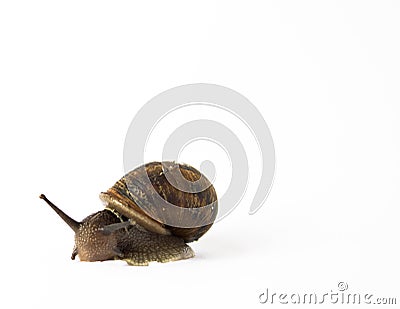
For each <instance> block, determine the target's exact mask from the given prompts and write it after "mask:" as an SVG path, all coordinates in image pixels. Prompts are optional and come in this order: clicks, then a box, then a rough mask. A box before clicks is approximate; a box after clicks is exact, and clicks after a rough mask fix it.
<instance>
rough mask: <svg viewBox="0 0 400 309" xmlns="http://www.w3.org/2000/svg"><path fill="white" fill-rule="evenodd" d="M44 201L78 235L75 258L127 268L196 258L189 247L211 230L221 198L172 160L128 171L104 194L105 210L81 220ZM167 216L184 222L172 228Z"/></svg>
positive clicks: (189, 169)
mask: <svg viewBox="0 0 400 309" xmlns="http://www.w3.org/2000/svg"><path fill="white" fill-rule="evenodd" d="M177 172H178V173H177ZM179 172H180V173H179ZM182 176H183V177H182ZM183 178H184V179H183ZM182 179H183V180H184V181H182ZM171 180H172V181H171ZM170 182H172V183H173V184H174V182H175V184H178V185H180V186H176V185H173V184H171V183H170ZM182 185H183V186H184V189H182ZM185 186H186V187H185ZM178 188H179V189H178ZM160 197H161V198H162V201H164V202H165V201H167V202H168V203H170V204H172V205H175V206H178V207H172V209H173V211H172V212H171V210H170V209H171V208H167V209H165V207H164V204H163V203H160ZM40 198H41V199H43V200H45V201H46V202H47V204H49V206H50V207H51V208H53V210H54V211H55V212H56V213H57V214H58V215H59V216H60V217H61V218H62V219H63V220H64V221H65V222H66V223H67V224H68V225H69V226H70V227H71V229H72V230H73V231H74V232H75V246H74V249H73V252H72V256H71V259H73V260H74V259H75V257H76V256H79V259H80V260H81V261H90V262H93V261H106V260H112V259H119V260H124V261H126V262H127V263H128V264H129V265H148V264H149V262H152V261H157V262H169V261H176V260H181V259H188V258H191V257H193V256H194V251H193V250H192V249H191V248H190V247H189V246H188V245H187V243H188V242H192V241H195V240H198V239H199V238H200V237H201V236H203V235H204V234H205V233H206V232H207V231H208V230H209V229H210V227H211V226H212V224H213V222H214V220H215V218H216V216H217V211H218V201H217V194H216V192H215V189H214V187H213V185H212V184H211V183H210V181H209V180H208V179H207V178H206V177H205V176H204V175H203V174H201V173H200V172H199V171H198V170H197V169H195V168H193V167H192V166H189V165H186V164H178V163H175V162H169V161H164V162H151V163H148V164H145V165H142V166H140V167H138V168H136V169H134V170H132V171H131V172H129V173H127V174H126V175H125V176H124V177H122V178H121V179H120V180H118V181H117V182H116V183H115V185H114V186H112V187H111V188H110V189H109V190H107V191H106V192H102V193H100V199H101V200H102V201H103V203H104V204H105V209H104V210H101V211H98V212H96V213H94V214H91V215H89V216H88V217H86V218H85V219H83V220H82V221H81V222H77V221H75V220H74V219H72V218H71V217H69V216H68V215H67V214H65V213H64V212H63V211H62V210H60V209H59V208H58V207H57V206H55V205H54V204H53V203H52V202H50V201H49V200H48V199H47V198H46V196H45V195H43V194H41V195H40ZM192 210H193V211H192ZM191 211H192V212H191ZM188 214H189V217H188ZM168 218H173V219H174V220H175V221H176V220H177V221H179V220H185V222H182V223H184V224H178V225H177V226H171V225H167V224H165V223H163V222H171V221H168Z"/></svg>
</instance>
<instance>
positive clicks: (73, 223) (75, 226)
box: [39, 194, 80, 233]
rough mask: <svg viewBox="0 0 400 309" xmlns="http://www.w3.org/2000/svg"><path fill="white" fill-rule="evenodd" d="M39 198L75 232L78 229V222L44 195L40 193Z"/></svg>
mask: <svg viewBox="0 0 400 309" xmlns="http://www.w3.org/2000/svg"><path fill="white" fill-rule="evenodd" d="M39 198H41V199H42V200H44V201H45V202H46V203H47V204H48V205H49V206H50V207H51V208H53V210H54V211H55V212H56V213H57V214H58V215H59V216H60V217H61V219H63V220H64V222H65V223H67V224H68V226H69V227H70V228H71V229H72V230H73V231H74V232H75V233H76V232H77V231H78V230H79V226H80V223H79V222H77V221H75V220H74V219H72V218H71V217H70V216H68V215H67V214H66V213H65V212H63V211H62V210H61V209H60V208H58V207H57V206H56V205H54V204H53V203H52V202H50V201H49V200H48V198H47V197H46V195H44V194H40V196H39Z"/></svg>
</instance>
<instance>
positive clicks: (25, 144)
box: [0, 0, 400, 308]
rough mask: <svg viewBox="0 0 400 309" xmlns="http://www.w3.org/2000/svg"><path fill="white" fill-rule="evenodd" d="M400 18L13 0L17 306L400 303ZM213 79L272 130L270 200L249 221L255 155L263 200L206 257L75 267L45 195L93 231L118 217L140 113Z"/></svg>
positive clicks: (5, 95) (4, 179) (5, 198)
mask: <svg viewBox="0 0 400 309" xmlns="http://www.w3.org/2000/svg"><path fill="white" fill-rule="evenodd" d="M399 16H400V3H399V2H398V1H329V2H328V1H326V2H323V1H274V2H267V1H241V2H236V1H196V2H194V1H171V0H169V1H141V2H140V3H139V2H137V3H132V1H109V2H107V1H66V2H62V3H61V2H59V1H2V2H1V4H0V102H1V114H0V117H1V119H0V120H1V121H0V129H1V149H2V150H1V160H0V171H1V172H0V173H1V176H0V177H1V178H0V179H1V193H2V201H1V205H2V223H1V224H0V229H1V235H2V237H1V264H0V265H1V266H0V267H1V281H0V282H1V283H0V284H1V288H0V290H1V297H0V302H1V305H0V306H1V307H2V308H17V307H18V308H54V307H58V308H84V307H86V308H87V307H89V306H90V307H93V308H148V307H161V308H211V307H213V308H217V307H222V306H224V307H225V308H230V307H235V308H239V307H240V308H247V307H260V306H261V307H262V306H264V307H265V306H269V305H261V304H260V303H259V295H260V293H262V292H263V291H265V289H266V288H269V289H270V291H271V292H276V293H306V292H308V293H311V292H315V293H320V294H323V293H325V292H329V291H331V290H332V291H334V292H335V291H337V284H338V282H340V281H343V282H346V283H347V284H348V285H349V291H351V292H353V293H370V294H374V295H376V296H377V297H397V298H398V299H397V302H398V303H399V302H400V294H399V293H398V287H399V283H400V282H399V277H400V270H399V260H400V254H399V253H400V251H399V241H398V239H399V235H400V234H399V229H400V228H399V205H400V198H399V188H400V177H399V175H400V160H399V158H400V139H399V136H400V124H399V116H400V109H399V104H400V91H399V89H400V88H399V85H400V74H399V72H400V57H399V55H400V18H399ZM197 82H207V83H215V84H220V85H223V86H226V87H229V88H232V89H235V90H236V91H238V92H240V93H242V94H243V95H245V96H246V97H247V98H248V99H250V100H251V101H252V102H253V103H254V104H255V105H256V106H257V108H258V109H259V110H260V112H261V113H262V115H263V116H264V118H265V120H266V121H267V123H268V125H269V127H270V129H271V132H272V135H273V138H274V142H275V147H276V156H277V172H276V177H275V183H274V186H273V188H272V191H271V194H270V196H269V198H268V200H267V203H266V204H265V205H264V207H263V208H262V209H261V210H260V211H259V212H257V213H256V214H255V215H253V216H249V215H248V207H249V205H250V202H251V200H252V196H251V194H250V193H251V192H252V191H251V190H254V188H255V187H256V186H257V181H258V180H257V177H256V176H257V165H256V163H254V162H257V159H254V160H251V162H253V164H252V167H251V168H252V169H253V171H255V172H253V173H252V174H251V175H254V177H253V178H251V180H250V184H249V191H248V192H247V194H246V196H245V198H244V199H243V201H242V203H241V204H240V205H239V206H238V207H237V209H236V210H235V211H234V212H233V213H232V214H231V215H230V216H228V217H227V218H225V219H224V220H222V221H220V222H218V223H217V224H215V225H214V226H213V228H212V229H211V230H210V231H209V232H208V233H207V234H206V235H205V236H204V237H203V238H202V239H200V241H198V242H197V243H194V244H192V247H193V249H194V250H195V251H196V254H197V256H196V257H195V258H194V259H191V260H187V261H179V262H174V263H168V264H151V265H150V266H149V267H128V266H125V263H123V262H114V261H110V262H103V263H80V262H79V261H71V260H70V259H69V257H70V254H71V250H72V247H73V234H72V232H71V231H70V230H69V229H68V227H67V226H65V225H64V224H63V222H62V221H61V220H60V219H58V218H57V217H56V215H55V214H54V213H53V212H52V211H51V210H50V209H49V208H48V207H47V206H46V205H45V204H44V203H43V201H41V200H39V198H38V196H39V194H40V193H46V194H47V196H48V197H49V198H50V199H52V200H53V201H54V202H55V203H56V204H58V205H59V206H60V207H62V208H63V209H64V210H65V211H66V212H68V213H69V214H70V215H71V216H73V217H74V218H77V219H81V218H83V217H85V216H86V215H88V214H90V213H92V212H94V211H96V210H98V209H101V208H102V205H101V203H100V201H99V199H98V194H99V192H101V191H104V190H106V189H107V188H108V187H110V186H111V185H112V184H113V183H114V182H115V181H116V180H117V179H119V178H120V177H121V176H122V175H123V173H124V171H123V166H122V153H123V145H124V138H125V134H126V131H127V128H128V126H129V124H130V121H131V120H132V119H133V117H134V115H135V113H136V112H137V111H138V110H139V108H140V107H141V106H142V105H143V104H145V103H146V102H147V101H148V100H150V99H151V98H152V97H153V96H155V95H157V94H158V93H160V92H162V91H164V90H167V89H169V88H171V87H175V86H179V85H182V84H187V83H197ZM180 112H181V111H180ZM187 113H188V114H189V113H190V111H188V112H187ZM190 115H192V116H193V114H192V113H190ZM182 117H185V115H183V116H182ZM226 117H230V116H229V115H227V116H226ZM223 121H224V118H223V115H222V116H221V122H223ZM228 123H229V121H228ZM239 131H240V130H239ZM244 131H245V130H244V129H243V128H242V129H241V132H244ZM243 134H244V133H243ZM153 137H154V136H153ZM154 138H155V143H157V142H158V143H159V144H161V145H162V143H163V140H161V139H159V140H158V141H157V136H155V137H154ZM243 143H244V145H248V150H249V153H248V156H249V158H251V157H252V156H253V157H255V158H257V153H255V152H253V151H252V149H253V148H252V147H254V146H251V145H252V143H251V140H247V139H246V140H244V141H243ZM193 149H194V150H192V152H193V157H194V156H195V149H196V148H193ZM187 150H188V151H189V153H188V152H186V154H185V160H186V161H188V160H190V157H191V155H190V149H189V148H188V149H187ZM209 153H212V151H210V152H209ZM197 159H198V158H197V157H196V160H197ZM203 159H208V158H207V157H205V158H203ZM196 162H197V161H196ZM257 164H259V163H257ZM217 168H218V166H217ZM220 174H221V175H222V176H224V175H225V174H224V172H221V173H220ZM225 176H226V175H225ZM258 177H259V175H258ZM220 187H221V188H222V187H223V184H221V185H220ZM217 189H218V188H217ZM221 190H222V189H221ZM275 306H278V305H275ZM286 306H289V305H286ZM337 306H339V305H335V307H337ZM297 307H299V306H297ZM318 307H319V306H318ZM347 307H350V306H347ZM370 307H373V306H370ZM386 307H388V308H389V307H394V306H386Z"/></svg>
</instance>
